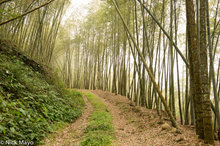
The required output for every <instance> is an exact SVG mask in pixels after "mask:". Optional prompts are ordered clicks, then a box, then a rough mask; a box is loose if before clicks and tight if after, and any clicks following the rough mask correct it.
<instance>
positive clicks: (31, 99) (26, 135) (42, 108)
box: [0, 40, 84, 145]
mask: <svg viewBox="0 0 220 146" xmlns="http://www.w3.org/2000/svg"><path fill="white" fill-rule="evenodd" d="M47 70H48V69H47V68H45V67H43V66H42V65H40V64H38V63H36V62H35V61H33V60H31V59H28V58H27V57H25V56H24V55H22V54H21V53H19V52H18V51H16V50H15V47H13V46H12V45H11V43H10V42H7V41H3V40H0V113H1V114H0V141H1V144H3V145H4V144H6V142H9V143H15V144H22V143H25V142H29V143H30V144H34V145H37V144H39V143H41V140H42V138H43V137H45V136H46V133H48V132H52V131H53V127H54V125H56V124H57V123H59V122H73V121H74V120H75V119H76V118H77V117H79V116H80V115H81V113H82V108H83V106H84V101H83V99H82V96H81V94H79V93H78V92H76V91H73V90H69V91H67V90H66V89H65V87H64V85H62V84H60V83H61V82H60V81H58V80H57V78H56V80H55V79H54V75H53V74H52V73H50V72H49V71H47Z"/></svg>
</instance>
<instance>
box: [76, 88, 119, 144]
mask: <svg viewBox="0 0 220 146" xmlns="http://www.w3.org/2000/svg"><path fill="white" fill-rule="evenodd" d="M83 94H85V95H86V97H87V98H88V100H89V101H90V102H91V103H92V105H93V107H94V112H93V113H92V115H91V117H90V122H89V124H88V126H87V127H86V129H85V137H84V139H83V141H82V142H81V144H80V145H83V146H84V145H86V146H97V145H110V144H111V141H112V139H114V134H115V133H114V128H113V126H112V117H111V114H110V113H109V112H108V110H107V108H106V106H105V104H104V103H103V102H102V101H101V99H99V98H97V97H96V96H94V95H93V94H91V93H88V92H83Z"/></svg>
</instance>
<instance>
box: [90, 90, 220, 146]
mask: <svg viewBox="0 0 220 146" xmlns="http://www.w3.org/2000/svg"><path fill="white" fill-rule="evenodd" d="M90 92H92V93H93V94H95V95H97V96H98V97H101V98H102V99H103V102H104V103H105V104H106V106H107V107H108V109H109V111H110V112H111V114H112V116H113V119H114V120H113V124H114V127H115V132H116V139H117V141H116V142H115V144H114V145H119V146H152V145H153V146H165V145H166V146H168V145H170V146H174V145H178V146H179V145H189V146H193V145H195V146H197V145H204V142H203V140H200V139H198V138H197V136H196V133H195V128H194V127H193V126H186V125H181V124H180V123H178V126H179V129H180V130H176V129H175V128H173V127H172V126H171V122H170V121H169V120H168V119H169V118H168V117H167V116H166V114H165V113H162V117H159V116H158V114H157V111H156V110H151V109H146V108H144V107H140V106H135V103H134V102H131V101H130V100H129V99H128V98H126V97H124V96H121V95H115V94H113V93H110V92H105V91H101V90H90ZM165 125H168V127H166V126H165ZM164 127H165V128H164ZM215 145H220V142H219V141H215Z"/></svg>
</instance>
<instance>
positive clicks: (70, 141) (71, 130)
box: [45, 96, 93, 146]
mask: <svg viewBox="0 0 220 146" xmlns="http://www.w3.org/2000/svg"><path fill="white" fill-rule="evenodd" d="M83 99H84V101H85V104H86V105H85V109H84V111H83V114H82V116H81V117H79V118H78V119H77V120H76V121H75V122H74V123H72V124H70V125H68V126H67V127H65V128H64V129H60V130H58V131H57V132H56V133H53V134H51V135H50V137H49V138H47V139H46V140H45V145H46V146H76V145H79V144H80V142H81V140H82V136H83V134H84V129H85V128H86V126H87V124H88V123H89V122H88V121H89V117H90V115H91V113H92V111H93V106H92V105H91V103H90V102H89V101H88V99H87V98H86V97H85V96H84V97H83Z"/></svg>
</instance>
